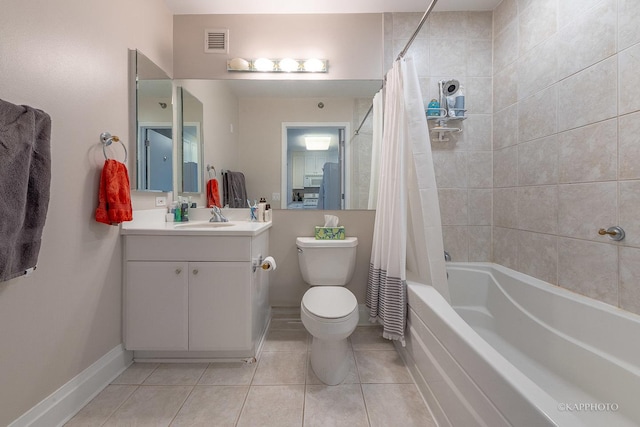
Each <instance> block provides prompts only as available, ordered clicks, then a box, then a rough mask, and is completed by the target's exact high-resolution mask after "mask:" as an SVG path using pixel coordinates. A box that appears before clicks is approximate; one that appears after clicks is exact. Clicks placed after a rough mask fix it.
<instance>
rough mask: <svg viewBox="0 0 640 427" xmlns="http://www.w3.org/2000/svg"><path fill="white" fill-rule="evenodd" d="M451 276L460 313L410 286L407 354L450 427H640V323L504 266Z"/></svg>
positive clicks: (470, 268) (467, 268) (464, 267)
mask: <svg viewBox="0 0 640 427" xmlns="http://www.w3.org/2000/svg"><path fill="white" fill-rule="evenodd" d="M448 272H449V286H450V292H451V305H449V304H448V303H447V302H446V301H445V300H444V299H443V298H442V297H441V296H440V294H439V293H438V292H437V291H435V289H434V288H432V287H431V286H427V285H424V284H420V283H416V282H411V281H409V282H408V297H409V319H408V325H407V340H406V341H407V346H406V347H405V348H400V347H398V348H399V350H400V351H401V353H402V354H403V356H404V357H405V360H407V363H408V365H409V366H410V368H411V369H412V372H413V374H414V377H415V378H416V382H417V383H418V385H419V387H420V388H421V389H422V392H423V394H424V395H425V398H426V399H427V401H428V403H429V405H430V407H431V409H432V410H433V412H434V415H435V417H436V419H437V420H438V423H439V425H440V426H441V427H442V426H447V425H451V426H462V427H471V426H488V427H496V426H509V425H511V426H516V427H534V426H559V427H572V426H615V427H623V426H638V425H640V316H636V315H633V314H630V313H627V312H625V311H622V310H619V309H617V308H615V307H613V306H610V305H608V304H604V303H600V302H598V301H595V300H592V299H590V298H586V297H583V296H581V295H578V294H575V293H572V292H569V291H566V290H564V289H561V288H558V287H556V286H552V285H550V284H548V283H545V282H542V281H540V280H537V279H534V278H532V277H530V276H527V275H524V274H521V273H518V272H516V271H513V270H510V269H508V268H505V267H502V266H500V265H496V264H489V263H448ZM452 306H453V307H452Z"/></svg>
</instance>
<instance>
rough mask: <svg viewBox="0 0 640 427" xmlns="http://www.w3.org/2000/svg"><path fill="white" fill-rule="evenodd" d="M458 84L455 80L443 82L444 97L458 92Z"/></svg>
mask: <svg viewBox="0 0 640 427" xmlns="http://www.w3.org/2000/svg"><path fill="white" fill-rule="evenodd" d="M459 87H460V82H459V81H457V80H456V79H451V80H446V81H444V82H443V91H444V96H451V95H453V94H454V93H456V92H457V91H458V88H459Z"/></svg>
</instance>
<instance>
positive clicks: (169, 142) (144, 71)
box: [129, 50, 173, 192]
mask: <svg viewBox="0 0 640 427" xmlns="http://www.w3.org/2000/svg"><path fill="white" fill-rule="evenodd" d="M129 64H130V74H131V78H130V81H131V82H132V83H131V86H132V87H131V90H130V94H131V95H130V97H131V104H132V106H131V111H132V112H135V118H133V117H132V123H135V126H132V128H133V129H132V132H131V133H130V139H131V140H134V141H136V150H135V152H136V156H135V164H134V165H133V167H132V168H131V169H132V170H131V175H132V176H135V177H136V179H135V180H132V182H135V184H133V185H132V186H133V187H134V189H135V190H139V191H165V192H166V191H172V190H173V105H172V93H173V86H172V82H171V79H170V78H169V76H168V75H167V73H165V72H164V71H163V70H162V69H160V67H158V66H157V65H156V64H154V63H153V62H152V61H151V60H150V59H149V58H147V57H146V56H144V55H143V54H142V53H140V52H139V51H137V50H130V51H129Z"/></svg>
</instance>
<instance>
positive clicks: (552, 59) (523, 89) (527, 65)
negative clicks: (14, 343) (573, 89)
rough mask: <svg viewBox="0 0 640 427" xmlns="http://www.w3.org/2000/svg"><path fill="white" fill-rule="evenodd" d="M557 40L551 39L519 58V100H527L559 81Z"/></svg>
mask: <svg viewBox="0 0 640 427" xmlns="http://www.w3.org/2000/svg"><path fill="white" fill-rule="evenodd" d="M556 40H557V38H556V37H555V36H554V37H550V38H548V39H547V40H545V41H544V42H542V43H540V44H539V45H537V46H535V47H533V48H531V49H530V50H528V51H527V52H526V53H525V54H521V55H520V57H519V58H518V61H517V64H518V99H523V98H526V97H528V96H530V95H533V94H534V93H536V92H538V91H540V90H542V89H544V88H546V87H548V86H550V85H552V84H553V83H555V82H556V81H557V74H558V60H557V59H556Z"/></svg>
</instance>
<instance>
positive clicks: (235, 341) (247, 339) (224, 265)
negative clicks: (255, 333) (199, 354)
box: [189, 262, 252, 351]
mask: <svg viewBox="0 0 640 427" xmlns="http://www.w3.org/2000/svg"><path fill="white" fill-rule="evenodd" d="M249 283H251V263H250V262H190V263H189V350H191V351H194V350H201V351H207V350H250V349H251V348H252V347H251V346H252V341H251V288H250V286H248V284H249Z"/></svg>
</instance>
